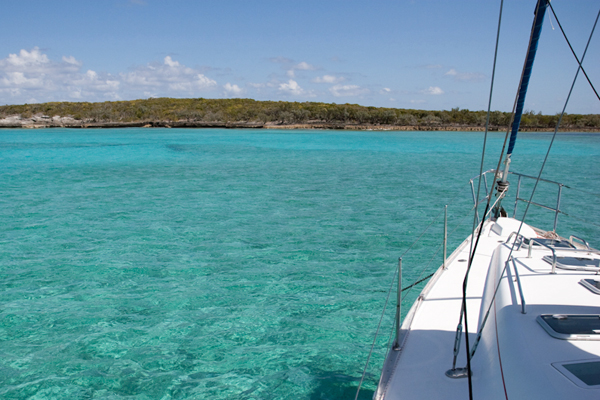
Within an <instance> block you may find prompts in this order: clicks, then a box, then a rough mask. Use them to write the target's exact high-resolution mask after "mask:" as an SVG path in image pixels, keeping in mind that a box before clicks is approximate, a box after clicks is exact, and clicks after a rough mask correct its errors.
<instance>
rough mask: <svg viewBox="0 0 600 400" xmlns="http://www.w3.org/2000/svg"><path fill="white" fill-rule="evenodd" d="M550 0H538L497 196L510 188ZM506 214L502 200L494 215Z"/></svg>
mask: <svg viewBox="0 0 600 400" xmlns="http://www.w3.org/2000/svg"><path fill="white" fill-rule="evenodd" d="M548 3H549V0H538V3H537V5H536V7H535V18H534V19H533V26H532V28H531V36H530V37H529V47H528V49H527V57H526V58H525V65H523V72H522V73H521V82H520V84H519V91H518V96H517V101H516V109H515V115H514V119H513V123H512V130H511V133H510V140H509V143H508V150H507V152H506V158H505V160H504V171H503V173H502V176H501V178H500V180H499V181H498V182H497V186H496V190H497V192H496V196H500V195H501V193H503V192H504V191H506V190H508V185H509V183H508V180H507V178H508V170H509V167H510V158H511V156H512V153H513V150H514V148H515V143H516V141H517V134H518V133H519V126H520V125H521V117H522V116H523V109H524V107H525V96H526V94H527V87H528V86H529V79H530V78H531V71H532V69H533V61H534V60H535V53H536V52H537V47H538V42H539V40H540V34H541V33H542V25H543V22H544V15H545V14H546V8H547V7H548ZM503 213H504V215H505V214H506V212H505V211H504V209H503V208H502V206H501V200H500V201H498V204H497V205H496V207H495V208H494V216H495V217H496V218H497V217H499V216H502V215H503Z"/></svg>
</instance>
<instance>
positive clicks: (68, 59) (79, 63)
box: [62, 56, 83, 67]
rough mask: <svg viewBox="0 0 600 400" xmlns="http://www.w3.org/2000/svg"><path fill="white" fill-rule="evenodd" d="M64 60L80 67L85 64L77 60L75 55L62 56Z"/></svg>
mask: <svg viewBox="0 0 600 400" xmlns="http://www.w3.org/2000/svg"><path fill="white" fill-rule="evenodd" d="M62 60H63V61H64V62H66V63H67V64H72V65H76V66H78V67H81V65H82V64H83V63H82V62H81V61H77V60H76V59H75V57H73V56H69V57H65V56H63V57H62Z"/></svg>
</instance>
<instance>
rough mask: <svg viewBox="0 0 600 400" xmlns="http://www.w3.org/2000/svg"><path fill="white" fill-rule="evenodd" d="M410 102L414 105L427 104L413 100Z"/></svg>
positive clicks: (423, 101)
mask: <svg viewBox="0 0 600 400" xmlns="http://www.w3.org/2000/svg"><path fill="white" fill-rule="evenodd" d="M410 102H411V103H412V104H423V103H425V100H411V101H410Z"/></svg>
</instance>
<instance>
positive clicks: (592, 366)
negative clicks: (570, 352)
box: [552, 361, 600, 388]
mask: <svg viewBox="0 0 600 400" xmlns="http://www.w3.org/2000/svg"><path fill="white" fill-rule="evenodd" d="M552 365H553V366H554V368H556V369H558V370H559V371H560V372H562V373H563V374H564V375H565V376H566V377H567V378H569V379H571V381H573V383H575V384H576V385H577V386H581V387H588V388H589V387H590V386H591V387H600V361H581V362H574V363H555V364H552Z"/></svg>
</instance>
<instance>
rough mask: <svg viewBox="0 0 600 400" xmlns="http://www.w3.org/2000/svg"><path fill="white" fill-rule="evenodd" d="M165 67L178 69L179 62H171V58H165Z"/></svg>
mask: <svg viewBox="0 0 600 400" xmlns="http://www.w3.org/2000/svg"><path fill="white" fill-rule="evenodd" d="M165 65H168V66H169V67H179V66H180V65H179V61H173V59H172V58H171V56H166V57H165Z"/></svg>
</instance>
